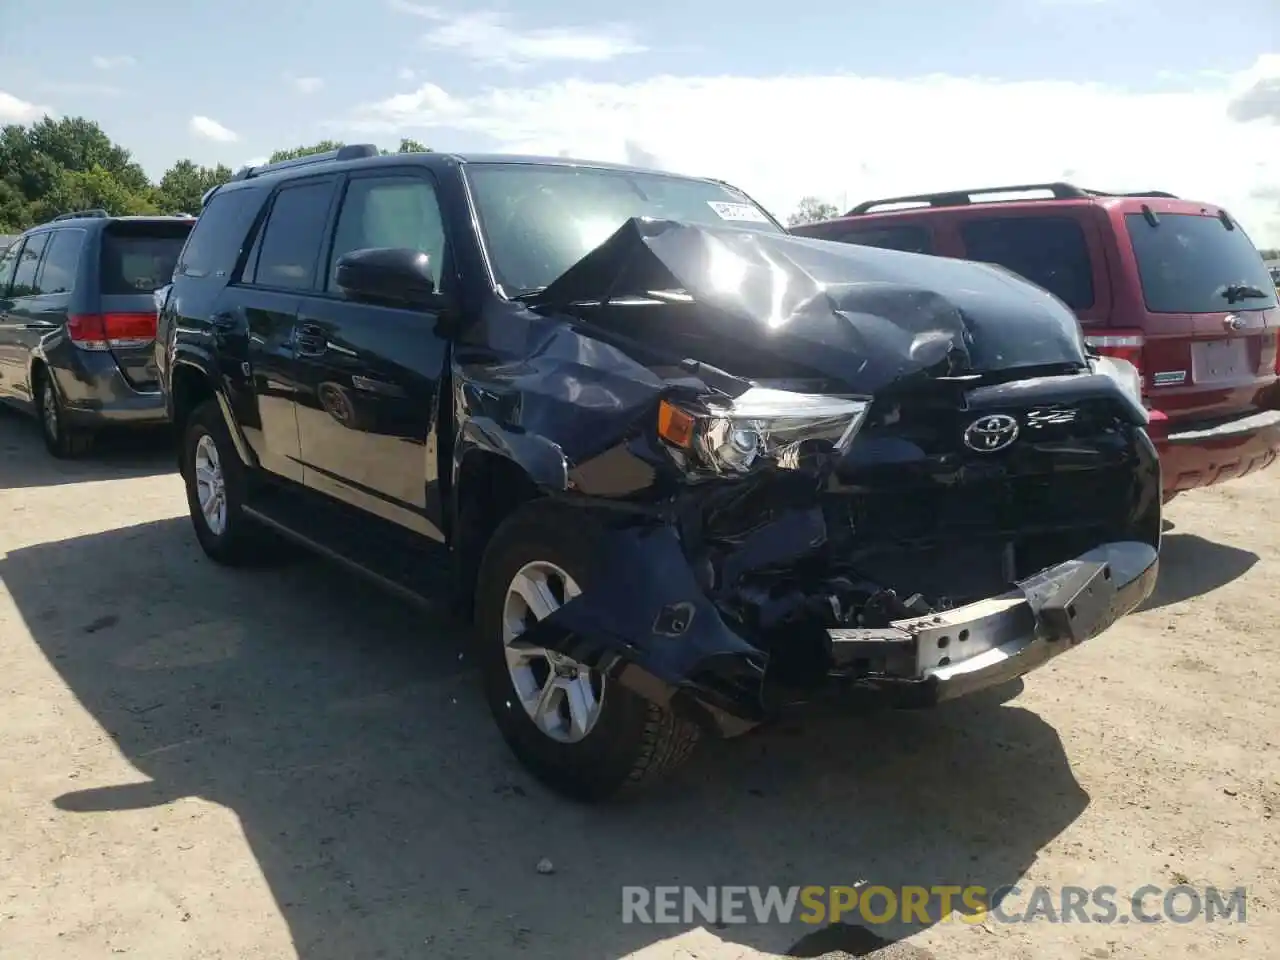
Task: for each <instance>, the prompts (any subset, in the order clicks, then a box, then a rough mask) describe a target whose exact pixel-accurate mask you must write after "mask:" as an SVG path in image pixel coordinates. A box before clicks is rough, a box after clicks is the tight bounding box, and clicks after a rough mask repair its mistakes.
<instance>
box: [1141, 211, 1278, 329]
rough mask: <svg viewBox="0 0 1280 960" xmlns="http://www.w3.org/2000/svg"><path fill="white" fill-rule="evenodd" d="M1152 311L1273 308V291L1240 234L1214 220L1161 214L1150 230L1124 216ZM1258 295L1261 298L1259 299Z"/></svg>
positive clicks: (1258, 260)
mask: <svg viewBox="0 0 1280 960" xmlns="http://www.w3.org/2000/svg"><path fill="white" fill-rule="evenodd" d="M1125 225H1126V227H1127V228H1128V231H1129V239H1130V241H1131V242H1132V244H1133V252H1134V255H1135V256H1136V257H1137V258H1138V275H1139V276H1140V277H1141V279H1142V293H1143V297H1144V299H1145V300H1146V303H1147V309H1148V310H1150V311H1151V312H1152V313H1226V312H1229V311H1234V310H1265V309H1268V308H1270V307H1274V306H1275V305H1276V288H1275V284H1274V283H1273V282H1272V280H1271V278H1270V276H1269V275H1268V274H1267V268H1266V266H1265V265H1264V264H1263V262H1262V257H1261V255H1259V253H1258V251H1257V250H1255V249H1254V246H1253V244H1252V243H1251V242H1250V240H1249V238H1248V236H1246V235H1245V232H1244V230H1242V229H1241V228H1240V227H1239V226H1237V227H1236V228H1235V229H1234V230H1228V229H1227V228H1226V226H1224V225H1223V223H1222V221H1221V220H1219V219H1218V218H1217V217H1206V216H1198V215H1196V214H1171V213H1162V214H1160V215H1159V217H1158V220H1157V225H1156V226H1154V227H1153V226H1152V225H1151V224H1149V223H1148V222H1147V221H1146V219H1145V218H1144V217H1143V216H1142V215H1141V214H1137V213H1131V214H1128V215H1126V216H1125ZM1259 294H1260V295H1259Z"/></svg>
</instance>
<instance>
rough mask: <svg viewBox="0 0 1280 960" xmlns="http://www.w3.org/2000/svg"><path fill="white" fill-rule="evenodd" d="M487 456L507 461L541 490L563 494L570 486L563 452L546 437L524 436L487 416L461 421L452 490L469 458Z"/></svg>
mask: <svg viewBox="0 0 1280 960" xmlns="http://www.w3.org/2000/svg"><path fill="white" fill-rule="evenodd" d="M480 452H483V453H488V454H494V455H496V456H499V457H502V458H504V459H506V460H510V461H511V462H512V463H514V464H515V465H516V466H518V467H519V468H520V469H521V470H523V471H524V473H525V474H526V475H528V477H529V478H530V479H531V480H532V481H533V482H534V483H535V484H537V486H538V487H539V488H541V489H543V490H547V491H552V492H562V491H564V490H566V489H568V486H569V463H568V461H567V460H566V459H565V455H564V451H563V450H561V449H560V447H558V446H557V445H556V444H555V443H553V442H552V441H550V440H548V439H547V438H546V437H542V436H539V435H537V434H533V433H523V432H520V431H518V430H514V429H512V428H511V427H508V426H504V425H503V424H501V423H498V421H496V420H493V419H491V418H489V417H472V418H470V419H468V420H466V421H464V422H463V423H462V424H461V426H460V428H459V431H458V438H457V441H456V442H455V445H454V457H453V489H455V490H456V489H458V477H459V476H460V474H461V473H462V466H463V463H464V461H465V460H466V459H467V457H468V456H474V455H475V454H476V453H480Z"/></svg>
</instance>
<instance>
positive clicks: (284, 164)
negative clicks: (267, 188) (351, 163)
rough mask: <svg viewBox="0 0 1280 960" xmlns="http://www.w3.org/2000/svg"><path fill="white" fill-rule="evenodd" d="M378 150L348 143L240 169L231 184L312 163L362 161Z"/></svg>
mask: <svg viewBox="0 0 1280 960" xmlns="http://www.w3.org/2000/svg"><path fill="white" fill-rule="evenodd" d="M377 155H378V148H377V147H375V146H374V145H373V144H372V143H349V144H347V145H346V146H345V147H339V148H338V149H337V150H327V151H325V152H324V153H309V154H307V155H306V156H305V157H294V158H293V159H292V160H281V161H279V162H277V163H264V164H262V165H261V166H257V167H241V168H240V169H239V170H237V171H236V173H235V175H234V176H232V178H231V182H233V183H234V182H235V181H237V180H248V179H250V178H252V177H261V176H262V175H264V174H267V173H275V172H276V171H278V170H291V169H293V168H294V167H309V166H311V164H313V163H329V162H331V161H338V162H340V161H343V160H363V159H364V158H365V157H376V156H377Z"/></svg>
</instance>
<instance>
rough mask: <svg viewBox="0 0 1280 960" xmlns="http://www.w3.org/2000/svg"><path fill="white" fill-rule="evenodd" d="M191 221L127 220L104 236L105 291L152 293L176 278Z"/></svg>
mask: <svg viewBox="0 0 1280 960" xmlns="http://www.w3.org/2000/svg"><path fill="white" fill-rule="evenodd" d="M190 232H191V221H189V220H172V221H164V220H152V221H146V220H126V221H120V222H117V223H113V224H112V225H111V226H110V227H108V228H107V230H106V231H105V232H104V233H103V236H102V263H101V266H102V280H101V283H102V293H103V294H104V295H106V296H117V295H121V294H131V293H133V294H136V293H151V292H152V291H153V290H156V289H158V288H159V287H163V286H164V285H165V284H166V283H168V282H169V281H170V280H172V279H173V271H174V269H175V268H176V267H177V265H178V256H179V255H180V254H181V253H182V247H183V244H184V243H186V240H187V235H188V234H189V233H190Z"/></svg>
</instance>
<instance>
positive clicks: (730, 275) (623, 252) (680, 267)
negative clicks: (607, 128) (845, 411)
mask: <svg viewBox="0 0 1280 960" xmlns="http://www.w3.org/2000/svg"><path fill="white" fill-rule="evenodd" d="M636 298H644V299H645V300H646V301H647V302H648V303H650V304H653V303H654V302H655V301H656V302H658V303H661V302H664V301H666V302H669V303H671V304H672V308H673V309H679V308H680V307H681V306H683V307H684V308H685V309H687V308H688V307H689V305H690V303H692V304H695V305H697V307H699V308H700V309H701V313H702V315H703V316H704V317H705V318H706V319H707V320H708V321H709V322H710V323H711V325H712V326H713V327H714V328H715V329H714V331H713V330H710V329H708V330H705V331H701V332H699V331H694V330H688V329H687V328H686V331H684V332H687V333H688V334H689V335H690V336H691V337H692V338H694V339H698V338H699V337H706V339H708V340H709V341H710V340H711V339H713V338H715V337H724V336H729V337H732V338H734V339H735V340H736V341H738V343H739V345H742V346H747V345H750V346H752V347H754V348H756V349H757V350H761V351H767V352H768V353H770V354H773V355H776V356H777V357H778V358H779V359H780V360H783V361H787V362H789V363H791V364H792V365H798V366H804V367H806V368H808V369H811V370H813V371H815V372H820V373H822V374H825V375H828V376H832V377H836V378H838V379H840V380H842V381H844V382H845V383H847V384H848V386H849V388H850V389H851V390H853V391H854V392H858V393H865V394H874V393H875V392H877V391H878V390H879V389H881V388H882V387H884V386H886V385H887V384H890V383H892V382H894V381H896V380H899V379H902V378H904V377H909V376H912V375H913V374H918V373H920V372H922V371H930V372H931V373H932V374H933V375H950V376H960V375H964V374H971V373H989V372H997V371H1001V370H1009V369H1013V368H1018V367H1042V366H1054V365H1069V366H1084V364H1085V363H1086V358H1085V352H1084V341H1083V338H1082V336H1081V332H1080V327H1079V324H1078V323H1077V321H1076V317H1075V315H1074V314H1073V313H1072V312H1071V311H1070V310H1069V309H1068V308H1067V307H1066V306H1065V305H1064V304H1063V303H1062V302H1061V301H1059V300H1057V299H1056V298H1055V297H1053V296H1052V295H1050V294H1048V293H1046V292H1045V291H1043V290H1041V289H1040V288H1039V287H1036V286H1035V285H1033V284H1031V283H1029V282H1027V281H1025V280H1023V279H1021V278H1020V277H1018V276H1016V275H1015V274H1013V273H1011V272H1010V271H1007V270H1005V269H1004V268H1001V267H996V266H990V265H987V264H980V263H973V262H970V261H964V260H951V259H945V258H941V257H931V256H923V255H920V254H913V253H902V252H899V251H895V250H882V249H878V248H874V247H864V246H857V245H854V244H846V243H837V242H833V241H826V240H815V239H810V238H806V237H796V236H792V235H789V234H774V233H761V232H756V231H747V230H741V229H733V228H729V227H724V228H720V227H710V226H705V225H694V224H687V223H678V222H673V221H668V220H643V219H636V218H633V219H631V220H628V221H627V222H626V223H624V224H623V225H622V226H621V227H620V228H619V229H618V230H617V231H616V232H615V233H614V234H613V235H612V236H611V237H610V238H609V239H608V240H606V241H605V242H604V243H603V244H601V245H600V246H599V247H597V248H596V249H594V250H593V251H591V253H589V254H587V255H586V256H585V257H583V258H582V259H581V260H579V261H578V262H577V263H576V264H574V265H573V266H572V267H570V268H569V269H568V270H567V271H565V272H564V273H563V274H561V275H560V276H559V277H558V278H557V279H556V280H555V281H553V282H552V283H551V284H550V285H549V286H548V287H547V288H546V289H545V290H544V291H542V292H541V294H539V295H538V296H537V298H536V300H535V301H534V302H535V303H536V304H538V305H542V306H544V307H550V308H561V309H564V308H569V307H571V306H573V305H576V304H600V303H609V302H612V303H617V302H619V301H627V300H633V301H634V300H635V299H636ZM650 315H652V314H650ZM643 327H644V320H643V319H641V317H640V316H637V318H636V326H635V327H634V328H633V329H632V331H631V332H632V333H633V335H635V336H637V337H640V336H642V335H643ZM664 336H665V334H664ZM680 339H683V338H682V337H681V338H680ZM673 346H676V345H675V344H673ZM691 355H692V354H691ZM695 359H701V360H705V361H706V362H710V363H715V360H713V359H711V358H710V357H707V356H696V357H695ZM727 369H728V372H730V373H738V371H736V370H733V369H731V368H727Z"/></svg>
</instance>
